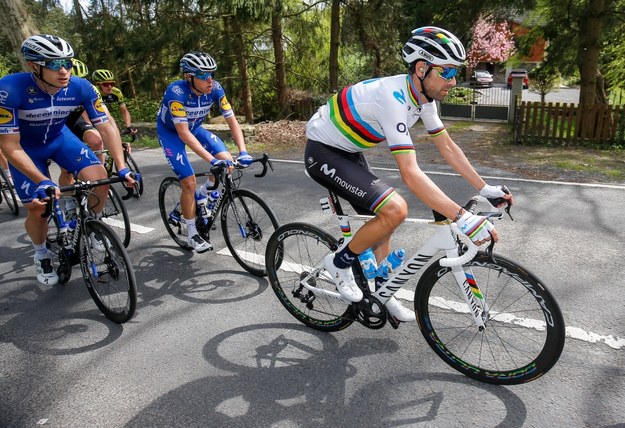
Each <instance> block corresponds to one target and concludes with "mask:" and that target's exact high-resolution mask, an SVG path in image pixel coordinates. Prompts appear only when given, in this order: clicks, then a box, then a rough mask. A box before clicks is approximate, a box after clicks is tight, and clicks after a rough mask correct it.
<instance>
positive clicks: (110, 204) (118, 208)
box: [102, 186, 132, 248]
mask: <svg viewBox="0 0 625 428" xmlns="http://www.w3.org/2000/svg"><path fill="white" fill-rule="evenodd" d="M102 221H104V223H106V224H107V225H108V226H110V227H111V229H113V232H115V234H116V235H117V236H118V237H119V240H120V241H121V242H122V244H123V245H124V247H125V248H128V245H130V238H131V233H132V232H131V229H130V216H129V215H128V210H127V209H126V205H124V201H123V200H122V198H121V196H119V193H117V190H115V188H113V186H111V187H109V195H108V199H107V200H106V203H105V204H104V209H103V210H102Z"/></svg>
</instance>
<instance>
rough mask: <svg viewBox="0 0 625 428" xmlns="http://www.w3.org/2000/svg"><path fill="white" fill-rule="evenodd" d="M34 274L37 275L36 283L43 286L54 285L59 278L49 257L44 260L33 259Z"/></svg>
mask: <svg viewBox="0 0 625 428" xmlns="http://www.w3.org/2000/svg"><path fill="white" fill-rule="evenodd" d="M35 272H36V273H37V281H39V282H40V283H42V284H45V285H56V284H57V283H58V282H59V276H58V275H57V274H56V270H55V269H54V266H53V265H52V260H51V259H50V257H48V258H46V259H41V260H39V259H35Z"/></svg>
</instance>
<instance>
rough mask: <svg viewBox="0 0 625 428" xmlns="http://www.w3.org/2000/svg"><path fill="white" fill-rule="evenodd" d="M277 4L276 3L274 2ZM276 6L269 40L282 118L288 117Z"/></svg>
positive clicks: (280, 24) (278, 15)
mask: <svg viewBox="0 0 625 428" xmlns="http://www.w3.org/2000/svg"><path fill="white" fill-rule="evenodd" d="M276 3H277V2H276ZM279 10H280V8H279V7H278V6H277V5H276V6H275V7H274V10H273V13H272V15H271V38H272V40H273V54H274V57H275V60H276V65H275V67H276V93H277V95H278V115H279V118H281V119H282V118H284V117H286V116H287V115H288V113H289V112H288V106H287V85H286V67H285V62H284V47H283V46H282V16H281V13H280V12H279Z"/></svg>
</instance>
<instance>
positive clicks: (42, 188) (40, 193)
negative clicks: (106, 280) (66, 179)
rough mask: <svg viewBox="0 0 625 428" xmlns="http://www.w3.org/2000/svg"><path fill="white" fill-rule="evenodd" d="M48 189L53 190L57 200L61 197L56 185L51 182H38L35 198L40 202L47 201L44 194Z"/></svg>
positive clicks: (46, 195) (46, 196)
mask: <svg viewBox="0 0 625 428" xmlns="http://www.w3.org/2000/svg"><path fill="white" fill-rule="evenodd" d="M49 187H54V188H55V193H56V197H57V198H58V197H60V196H61V191H60V189H59V186H58V185H57V184H55V183H54V182H53V181H52V180H42V181H40V182H39V184H37V188H36V189H35V197H36V198H37V199H41V200H48V194H47V193H46V190H47V189H48V188H49Z"/></svg>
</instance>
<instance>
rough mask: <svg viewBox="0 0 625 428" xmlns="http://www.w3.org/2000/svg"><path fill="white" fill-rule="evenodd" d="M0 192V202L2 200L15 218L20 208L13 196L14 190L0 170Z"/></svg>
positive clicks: (15, 197)
mask: <svg viewBox="0 0 625 428" xmlns="http://www.w3.org/2000/svg"><path fill="white" fill-rule="evenodd" d="M0 191H1V192H2V196H1V197H0V202H2V199H4V200H5V201H6V203H7V205H8V206H9V209H10V210H11V212H12V213H13V215H15V216H17V215H19V213H20V207H19V205H18V204H17V196H16V195H15V188H14V187H13V185H12V184H11V182H10V181H9V179H8V178H7V176H6V174H5V173H4V170H3V169H2V168H0Z"/></svg>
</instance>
